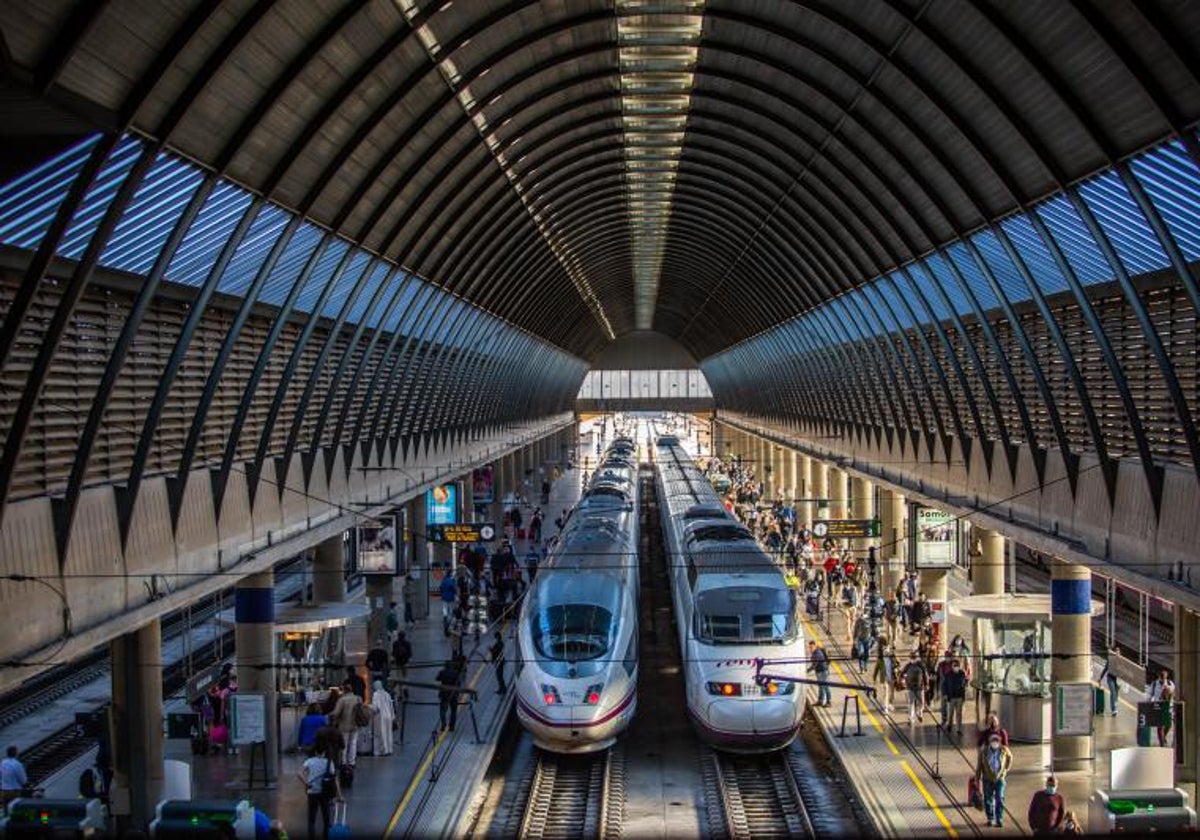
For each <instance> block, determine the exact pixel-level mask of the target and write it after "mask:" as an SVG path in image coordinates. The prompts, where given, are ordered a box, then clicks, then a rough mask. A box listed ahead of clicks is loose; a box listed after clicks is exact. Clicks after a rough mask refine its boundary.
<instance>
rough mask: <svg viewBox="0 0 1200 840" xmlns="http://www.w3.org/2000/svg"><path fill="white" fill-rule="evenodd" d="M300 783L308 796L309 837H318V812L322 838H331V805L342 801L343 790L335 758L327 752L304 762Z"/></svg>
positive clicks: (301, 768) (319, 753)
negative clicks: (335, 767) (334, 762)
mask: <svg viewBox="0 0 1200 840" xmlns="http://www.w3.org/2000/svg"><path fill="white" fill-rule="evenodd" d="M299 777H300V781H301V782H303V783H304V790H305V791H306V792H307V794H308V836H309V837H316V836H317V831H316V828H317V812H318V811H320V813H321V823H322V826H323V827H322V831H321V836H322V837H324V838H326V840H328V837H329V803H330V802H333V801H335V800H336V801H341V798H342V789H341V785H340V784H339V783H338V778H337V772H336V770H335V769H334V764H333V758H332V757H331V756H330V754H329V753H327V752H318V753H317V754H315V755H312V756H310V757H309V758H306V759H305V760H304V764H303V765H301V767H300V773H299Z"/></svg>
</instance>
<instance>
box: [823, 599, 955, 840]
mask: <svg viewBox="0 0 1200 840" xmlns="http://www.w3.org/2000/svg"><path fill="white" fill-rule="evenodd" d="M802 621H803V622H804V626H805V627H806V628H807V629H808V632H809V633H810V636H809V638H817V637H818V636H820V635H822V634H820V633H818V631H817V628H816V627H815V626H814V625H813V623H812V622H811V621H810V620H809V619H807V618H805V619H802ZM829 664H830V665H832V666H833V669H834V670H835V671H837V673H838V676H839V677H841V678H842V682H852V680H850V679H849V678H848V677H847V676H846V672H845V671H843V670H842V666H841V665H839V664H838V663H837V662H836V661H834V660H830V663H829ZM856 694H857V693H856V692H855V693H853V694H852V695H851V696H855V695H856ZM860 707H861V708H862V710H863V711H864V712H866V713H867V720H869V721H871V725H872V726H874V727H875V729H876V730H878V731H879V734H880V735H882V736H883V742H884V743H885V744H887V747H888V749H889V750H891V751H892V755H895V756H899V755H900V750H898V749H897V748H896V745H895V744H894V743H892V739H891V737H890V736H889V735H888V734H887V733H886V732H884V730H883V724H882V723H880V722H879V719H878V718H876V717H875V713H874V712H872V711H871V707H870V706H869V705H868V704H867V703H865V702H864V703H860ZM900 765H901V766H902V767H903V768H904V772H905V773H907V774H908V777H909V778H910V779H912V781H913V784H914V785H916V786H917V791H918V792H919V793H920V794H921V796H923V797H924V798H925V802H926V804H928V805H929V807H930V808H931V809H932V810H933V813H934V816H936V817H937V818H938V822H940V823H941V824H942V825H943V826H944V827H945V829H946V832H947V833H948V834H949V835H950V836H951V837H957V836H958V832H957V831H955V830H954V826H952V825H951V824H950V821H949V820H948V819H946V815H945V814H943V813H942V809H941V808H939V807H938V804H937V802H935V801H934V799H933V797H932V796H930V795H929V791H928V790H927V789H926V788H925V785H923V784H921V780H920V779H918V778H917V775H916V773H914V772H913V770H912V768H911V767H910V766H909V765H908V762H907V761H906V760H904V759H903V758H901V759H900Z"/></svg>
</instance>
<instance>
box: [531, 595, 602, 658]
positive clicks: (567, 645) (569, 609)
mask: <svg viewBox="0 0 1200 840" xmlns="http://www.w3.org/2000/svg"><path fill="white" fill-rule="evenodd" d="M612 625H613V616H612V613H611V612H610V611H608V610H606V609H605V608H604V607H601V606H597V605H596V604H555V605H553V606H550V607H546V608H545V609H543V610H539V611H538V613H537V614H536V615H535V616H534V618H533V645H534V647H535V648H537V651H538V653H539V654H541V655H542V656H544V657H545V658H547V659H557V660H562V661H567V662H576V661H579V660H585V659H597V658H599V657H601V656H603V655H604V654H605V653H607V652H608V645H609V636H610V634H611V631H612Z"/></svg>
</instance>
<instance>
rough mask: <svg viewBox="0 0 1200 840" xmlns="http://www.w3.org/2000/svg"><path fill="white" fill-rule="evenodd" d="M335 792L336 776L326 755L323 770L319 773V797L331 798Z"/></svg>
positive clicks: (334, 795)
mask: <svg viewBox="0 0 1200 840" xmlns="http://www.w3.org/2000/svg"><path fill="white" fill-rule="evenodd" d="M337 792H338V789H337V776H336V775H335V774H334V772H333V762H332V761H330V760H329V757H328V756H326V758H325V772H324V773H322V774H321V798H322V799H333V798H334V797H336V796H337Z"/></svg>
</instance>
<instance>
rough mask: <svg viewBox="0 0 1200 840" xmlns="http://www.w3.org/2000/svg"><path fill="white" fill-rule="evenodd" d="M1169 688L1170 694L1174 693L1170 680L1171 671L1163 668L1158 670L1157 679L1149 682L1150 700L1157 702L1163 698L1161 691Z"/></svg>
mask: <svg viewBox="0 0 1200 840" xmlns="http://www.w3.org/2000/svg"><path fill="white" fill-rule="evenodd" d="M1167 689H1170V691H1171V694H1172V695H1174V693H1175V683H1174V682H1172V681H1171V672H1170V671H1168V670H1167V669H1166V668H1163V669H1162V670H1161V671H1159V672H1158V679H1156V680H1155V681H1154V682H1152V683H1150V701H1151V702H1153V703H1157V702H1159V701H1160V700H1162V699H1163V692H1165V691H1167Z"/></svg>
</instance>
